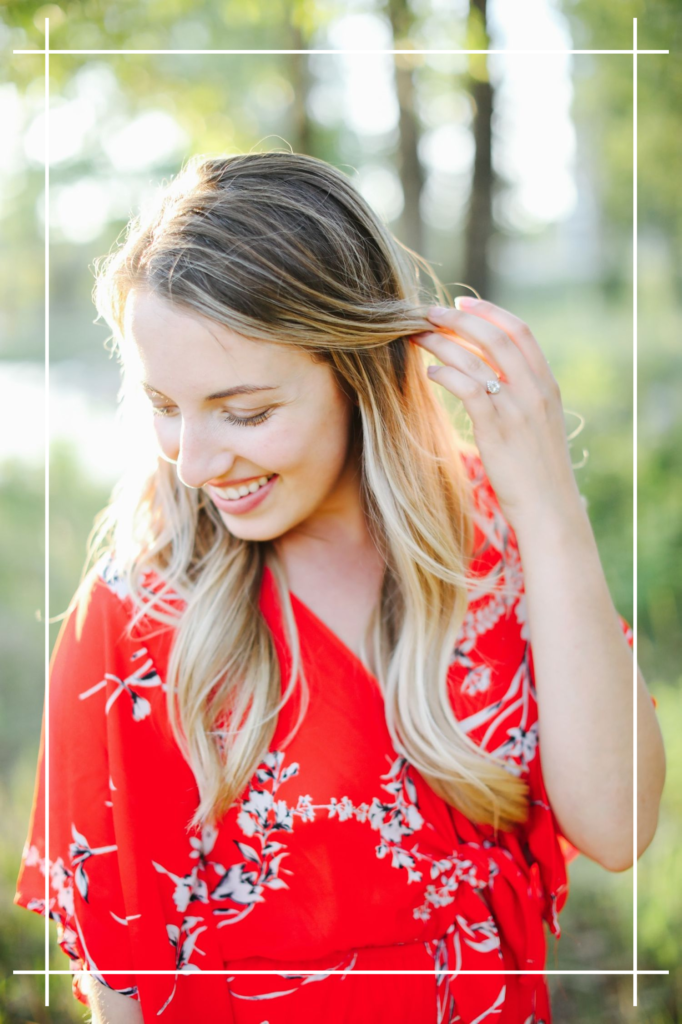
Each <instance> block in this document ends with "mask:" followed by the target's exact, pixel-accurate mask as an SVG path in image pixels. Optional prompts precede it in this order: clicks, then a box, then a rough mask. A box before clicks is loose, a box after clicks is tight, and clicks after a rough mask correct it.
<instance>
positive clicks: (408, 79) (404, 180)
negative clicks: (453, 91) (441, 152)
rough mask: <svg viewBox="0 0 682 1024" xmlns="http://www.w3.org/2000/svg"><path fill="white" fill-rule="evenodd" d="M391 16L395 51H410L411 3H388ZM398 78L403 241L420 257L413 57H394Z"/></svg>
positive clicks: (420, 175) (420, 183) (419, 169)
mask: <svg viewBox="0 0 682 1024" xmlns="http://www.w3.org/2000/svg"><path fill="white" fill-rule="evenodd" d="M388 14H389V18H390V20H391V26H392V28H393V43H394V48H395V49H396V50H399V49H402V50H406V49H408V47H407V45H406V43H407V41H408V40H409V38H410V30H411V28H412V17H413V15H412V11H411V10H410V6H409V4H408V0H389V4H388ZM395 76H396V91H397V94H398V105H399V108H400V138H399V141H398V160H397V164H398V174H399V175H400V183H401V185H402V189H403V196H404V199H405V206H404V208H403V212H402V215H401V218H400V224H401V232H400V233H401V241H402V242H403V243H404V244H405V245H407V246H408V247H409V248H410V249H414V250H415V251H416V252H419V253H421V252H422V244H423V226H422V219H421V213H420V210H419V200H420V197H421V192H422V187H423V185H424V173H423V170H422V166H421V164H420V162H419V157H418V155H417V146H418V144H419V121H418V119H417V112H416V99H415V88H414V81H413V79H412V62H411V58H410V57H408V56H407V55H402V54H396V55H395Z"/></svg>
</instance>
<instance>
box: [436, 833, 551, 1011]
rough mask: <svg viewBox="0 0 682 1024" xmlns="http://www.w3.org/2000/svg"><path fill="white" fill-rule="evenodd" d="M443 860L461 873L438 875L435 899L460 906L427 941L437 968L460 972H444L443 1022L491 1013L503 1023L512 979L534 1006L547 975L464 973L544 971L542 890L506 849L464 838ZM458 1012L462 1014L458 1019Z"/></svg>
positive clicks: (440, 984) (440, 987)
mask: <svg viewBox="0 0 682 1024" xmlns="http://www.w3.org/2000/svg"><path fill="white" fill-rule="evenodd" d="M439 863H440V864H443V865H445V864H446V863H447V864H450V863H452V864H453V865H454V871H452V872H451V873H450V872H449V871H445V872H444V873H443V874H442V875H440V876H439V881H440V885H435V886H430V887H429V889H428V890H427V899H429V901H430V902H433V903H435V904H436V905H439V906H445V905H447V904H451V909H452V911H453V920H452V921H451V923H450V925H449V926H448V928H447V929H446V931H445V932H444V934H442V935H441V937H440V938H439V939H434V940H431V941H430V942H427V944H426V945H427V948H428V949H429V950H430V952H431V953H432V955H433V957H434V961H435V969H436V972H439V971H442V972H453V973H451V974H450V973H448V974H446V973H443V974H441V975H440V976H439V977H438V986H437V988H438V1021H439V1024H441V1022H448V1021H450V1019H454V1020H459V1021H461V1022H462V1024H473V1022H479V1021H480V1022H484V1021H486V1020H487V1019H488V1015H490V1020H493V1019H494V1020H496V1021H503V1020H504V1019H505V1017H506V1013H505V1012H504V1010H503V1005H504V1004H508V1002H509V997H510V995H511V993H510V991H509V989H510V985H512V984H513V986H514V988H516V986H517V985H520V986H521V988H522V991H525V995H524V996H523V998H524V999H526V1000H527V1001H528V1005H529V1006H531V1007H534V1006H535V1003H534V1002H533V990H534V989H537V987H538V985H539V984H540V985H541V986H543V987H544V984H545V983H544V978H543V976H542V975H518V976H514V975H510V976H507V977H505V976H504V975H502V974H497V975H495V974H488V975H486V974H481V975H479V976H478V977H475V976H473V975H466V974H461V972H462V971H486V970H488V971H500V970H503V969H505V968H507V969H509V970H519V971H522V970H528V971H532V970H540V971H541V970H543V969H544V963H545V953H546V943H545V934H544V929H543V923H542V913H541V907H542V896H541V893H540V892H538V891H537V889H535V888H534V887H533V886H532V885H531V883H530V878H529V875H528V874H526V873H524V871H523V870H522V869H521V868H520V867H519V865H518V864H517V863H516V862H515V861H514V859H513V858H512V856H511V855H510V854H509V853H508V852H507V851H506V850H505V849H504V848H503V847H500V846H496V845H490V846H485V847H484V846H481V845H479V844H476V843H461V844H459V845H458V846H457V848H456V852H455V854H454V856H453V857H450V858H447V861H441V862H439ZM462 883H466V884H462ZM455 892H456V896H455ZM501 937H502V938H501ZM503 947H504V949H503ZM454 1010H456V1013H457V1015H458V1016H456V1017H452V1016H451V1015H452V1014H453V1011H454ZM501 1012H502V1016H500V1013H501ZM522 1019H524V1020H525V1019H526V1018H525V1017H524V1018H522ZM509 1020H512V1018H511V1017H509Z"/></svg>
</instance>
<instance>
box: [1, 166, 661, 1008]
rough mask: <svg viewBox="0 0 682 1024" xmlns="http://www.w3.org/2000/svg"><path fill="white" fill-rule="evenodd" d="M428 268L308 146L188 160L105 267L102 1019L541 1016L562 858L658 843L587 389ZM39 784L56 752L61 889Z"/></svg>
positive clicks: (93, 789)
mask: <svg viewBox="0 0 682 1024" xmlns="http://www.w3.org/2000/svg"><path fill="white" fill-rule="evenodd" d="M420 268H421V269H426V271H427V272H428V273H429V274H431V278H432V281H433V283H434V285H435V288H436V295H437V297H438V300H439V301H441V302H443V301H444V300H445V298H446V296H445V293H444V290H443V288H442V285H441V284H440V282H439V281H438V279H437V278H436V277H435V275H433V273H432V272H431V271H430V269H429V268H428V265H427V264H426V263H425V262H424V261H423V260H421V259H420V258H419V257H417V256H415V254H413V253H412V252H410V251H409V250H407V249H405V248H404V247H403V246H401V245H400V243H398V242H397V241H396V240H395V239H394V238H393V236H392V235H391V234H390V233H389V232H388V231H387V230H386V229H385V228H384V227H383V225H382V224H381V222H380V221H379V220H378V218H377V217H376V216H375V215H374V214H373V212H372V211H371V209H370V208H369V207H368V206H367V205H366V203H365V202H364V201H363V200H362V198H361V197H360V196H359V195H358V194H357V193H356V191H355V189H354V188H353V187H352V185H351V183H350V182H349V181H348V179H347V178H346V177H345V176H344V175H343V174H341V173H340V172H339V171H337V170H335V169H334V168H333V167H331V166H329V165H328V164H326V163H324V162H323V161H320V160H316V159H313V158H311V157H307V156H302V155H298V154H292V153H283V152H275V153H263V154H260V153H259V154H248V155H244V156H242V155H240V156H233V157H226V158H220V159H218V158H216V159H201V158H196V159H193V160H191V161H190V162H189V164H188V166H187V167H186V168H185V169H184V170H183V172H182V173H181V174H180V175H179V176H178V177H177V178H176V179H175V181H174V182H173V183H172V184H171V185H170V186H168V187H167V188H166V189H165V191H164V192H163V193H162V194H161V200H160V202H159V203H158V205H157V206H156V207H155V208H154V209H152V210H150V211H148V212H147V213H146V214H145V215H144V216H140V217H138V218H136V220H135V221H134V222H133V223H132V224H131V226H130V229H129V231H128V234H127V237H126V239H125V242H124V243H123V245H122V246H121V248H120V249H119V250H118V251H117V252H115V253H113V254H111V255H110V256H109V257H108V258H107V259H106V260H104V261H102V263H101V264H100V265H99V266H98V267H97V270H98V278H97V285H96V289H95V301H96V305H97V308H98V311H99V313H100V314H101V315H103V316H104V318H105V319H106V320H107V322H108V324H109V325H110V327H111V328H112V330H113V332H114V337H115V340H116V344H117V346H118V353H119V356H120V359H121V364H122V367H123V371H124V388H123V399H124V401H123V406H124V410H125V417H124V423H128V424H132V432H131V437H132V438H133V440H134V443H133V445H131V465H130V469H129V471H128V472H127V473H126V475H125V476H124V477H123V479H122V480H121V482H120V483H119V485H118V486H117V488H116V490H115V492H114V495H113V496H112V502H111V504H110V506H109V507H108V509H107V511H106V514H105V515H104V516H103V517H101V521H100V522H99V524H98V529H97V531H96V534H95V537H94V538H93V541H92V545H91V550H90V557H92V556H93V555H94V553H95V551H96V550H97V549H98V544H100V542H101V544H102V545H104V541H105V540H106V539H107V538H108V540H109V542H108V544H107V545H106V546H105V547H104V549H103V552H102V551H98V554H99V556H100V557H99V559H98V560H97V562H96V564H95V566H94V568H93V569H92V570H91V571H90V572H89V573H87V575H84V579H83V580H82V583H81V587H80V588H79V591H78V592H77V594H76V595H75V597H74V601H73V602H72V604H71V605H70V607H69V609H68V611H67V617H66V621H65V622H64V623H63V625H62V630H61V633H60V637H59V639H58V642H57V645H56V647H55V650H54V653H53V658H52V666H51V685H50V693H51V696H50V755H51V757H50V779H51V782H50V786H51V789H50V793H51V797H50V799H51V804H50V847H51V849H50V862H49V875H50V889H51V897H50V914H51V916H52V917H53V918H54V919H55V920H56V921H57V922H58V926H59V941H60V944H61V946H62V948H63V949H64V950H65V952H66V953H67V954H68V955H69V956H70V957H71V958H72V964H73V967H74V969H86V970H89V971H91V972H92V973H91V974H90V975H89V976H88V975H78V974H76V975H75V976H74V982H73V986H74V993H75V995H76V996H77V998H78V999H80V1000H81V1001H82V1002H84V1003H86V1004H89V1005H91V1006H92V1007H93V1011H94V1013H95V1018H94V1019H95V1020H98V1019H100V1020H101V1019H104V1018H105V1017H106V1019H111V1020H121V1021H128V1022H129V1021H140V1020H143V1019H144V1020H145V1021H148V1020H149V1021H151V1020H157V1018H158V1017H159V1016H161V1017H163V1019H164V1020H165V1021H170V1020H172V1021H178V1022H180V1021H185V1020H186V1019H188V1017H189V1016H190V1015H191V1016H192V1017H194V1018H197V1019H200V1020H211V1021H234V1022H238V1024H263V1022H265V1021H266V1020H267V1021H268V1022H269V1024H286V1022H293V1021H296V1022H297V1024H300V1022H306V1021H318V1020H320V1019H325V1020H326V1021H329V1022H332V1024H333V1022H340V1021H354V1022H357V1021H367V1022H370V1021H371V1022H374V1021H391V1022H404V1024H407V1022H410V1024H411V1022H413V1021H416V1020H419V1021H428V1020H432V1021H439V1022H442V1021H448V1022H450V1021H453V1022H454V1021H465V1022H473V1021H486V1020H489V1019H490V1020H492V1019H495V1020H498V1021H504V1022H510V1024H529V1022H532V1021H535V1022H540V1021H545V1022H547V1021H549V1020H550V1006H549V999H548V991H547V987H546V983H545V980H544V977H543V976H542V975H541V974H540V975H533V974H530V973H526V974H509V973H506V974H505V970H507V971H526V972H530V971H533V970H537V971H542V970H543V968H544V963H545V953H546V949H545V937H544V929H543V921H544V922H547V924H548V925H549V927H550V929H551V930H552V932H553V934H554V935H555V936H556V937H558V936H559V934H560V930H559V924H558V913H559V912H560V910H561V909H562V907H563V905H564V902H565V899H566V896H567V892H568V882H567V875H566V860H567V859H568V858H569V857H570V856H572V855H575V854H576V853H577V852H579V851H582V852H584V853H585V854H587V855H588V856H590V857H592V858H594V859H595V860H597V861H599V862H600V863H602V864H603V865H604V866H605V867H606V868H607V869H609V870H616V871H618V870H623V869H625V868H627V867H629V866H630V865H631V863H632V853H633V851H632V846H633V844H632V835H631V829H632V824H631V817H630V815H631V803H632V775H631V752H632V722H631V704H632V671H633V669H632V655H631V652H630V650H629V647H628V643H630V644H631V642H632V633H631V630H630V629H629V626H628V624H627V622H626V621H625V620H624V619H623V618H622V617H620V616H619V615H618V614H617V613H616V611H615V609H614V607H613V604H612V602H611V599H610V596H609V593H608V588H607V586H606V583H605V580H604V576H603V573H602V571H601V566H600V563H599V558H598V554H597V551H596V546H595V544H594V538H593V536H592V532H591V528H590V525H589V521H588V519H587V516H586V514H585V511H584V506H583V503H582V501H581V497H580V494H579V492H578V489H577V485H576V483H575V479H574V476H573V471H572V467H571V463H570V458H569V452H568V447H567V444H566V438H565V432H564V424H563V415H562V407H561V400H560V394H559V389H558V386H557V384H556V381H555V380H554V378H553V376H552V374H551V371H550V369H549V366H548V363H547V361H546V359H545V357H544V355H543V353H542V351H541V349H540V347H539V345H538V343H537V341H536V340H535V338H534V337H533V336H532V334H531V333H530V331H529V330H528V328H527V327H525V325H523V324H522V323H521V322H520V321H518V320H517V319H516V318H515V317H513V316H512V315H511V314H509V313H507V312H506V311H504V310H502V309H499V308H498V307H496V306H493V305H491V304H489V303H487V302H473V303H472V302H471V300H467V301H466V302H465V301H464V300H459V301H458V303H457V308H456V309H445V310H441V311H438V310H437V309H430V310H429V311H428V313H426V312H425V309H424V306H423V304H421V303H420V301H419V300H420V295H419V270H420ZM420 348H421V349H424V350H425V351H427V352H429V353H431V354H432V355H434V356H436V357H437V358H438V359H439V360H440V361H441V363H442V364H443V365H442V366H440V367H438V368H437V369H436V371H435V373H434V375H433V378H432V380H433V383H432V382H431V381H429V379H428V378H427V376H426V374H425V372H424V362H423V357H422V352H421V351H420ZM434 384H435V385H436V389H439V388H442V389H444V390H446V391H449V392H450V393H451V394H453V395H454V396H455V397H457V398H459V399H460V400H461V401H462V403H463V405H464V407H465V409H466V411H467V412H468V413H469V415H470V417H471V420H472V423H473V427H474V435H475V439H476V447H474V446H472V445H467V444H465V443H464V442H463V441H462V439H461V438H459V437H458V436H457V434H456V432H455V431H454V429H453V427H452V426H451V424H450V421H449V419H448V417H447V415H446V413H445V410H444V408H443V406H442V405H441V403H440V401H439V399H438V397H437V394H436V390H435V389H434ZM142 403H145V408H143V407H142ZM150 405H151V410H150V409H149V406H150ZM150 412H151V415H153V416H154V419H153V423H154V427H155V439H154V446H153V447H152V448H149V447H148V446H146V444H145V437H146V436H149V435H151V434H152V433H153V432H152V431H151V430H150V427H149V424H150V423H151V422H152V421H151V416H150ZM88 561H90V558H89V559H88ZM86 564H87V563H86ZM522 565H523V571H522ZM84 572H85V571H84ZM527 619H528V621H526V620H527ZM529 627H530V629H529ZM530 630H532V635H533V648H532V649H531V645H530ZM535 666H537V679H538V682H537V691H536V684H535V676H536V669H535ZM639 686H640V695H639V696H640V699H639V703H638V728H639V741H640V769H639V785H640V788H639V793H640V808H639V836H638V852H641V851H642V850H643V849H644V848H645V847H646V846H647V845H648V844H649V843H650V841H651V839H652V837H653V834H654V831H655V827H656V817H657V810H658V803H659V798H660V792H661V788H662V785H663V774H664V759H663V750H662V743H661V737H660V732H659V729H658V725H657V722H656V717H655V713H654V710H653V708H652V705H651V701H650V700H649V697H648V693H647V690H646V686H645V683H644V680H643V679H641V677H640V680H639ZM539 707H540V708H542V715H541V721H542V728H541V731H542V737H543V762H542V771H541V768H540V749H539V745H538V739H539V732H540V730H539V728H538V727H539V722H540V718H539V716H538V708H539ZM41 762H42V751H41ZM543 773H544V774H543ZM43 801H44V793H43V790H42V765H39V774H38V779H37V783H36V795H35V802H34V812H33V816H32V821H31V826H30V834H29V839H28V841H27V844H26V848H25V851H24V861H23V864H22V870H21V874H20V877H19V882H18V886H17V894H16V897H15V900H16V902H17V903H19V904H20V905H22V906H25V907H28V908H29V909H32V910H35V911H37V912H39V913H44V912H45V906H44V884H45V883H44V871H45V859H44V858H45V844H44V828H43V820H42V807H43ZM41 870H42V872H43V875H41ZM145 971H146V972H149V973H143V972H145ZM465 971H474V972H475V971H487V972H493V973H487V974H479V975H478V976H476V975H471V974H466V973H462V972H465ZM163 972H165V973H163ZM211 972H215V973H211ZM248 972H254V973H248ZM263 972H266V973H263ZM267 972H269V973H267ZM364 972H396V973H394V974H388V973H386V974H383V975H382V974H381V973H364ZM409 972H413V973H409ZM495 972H497V973H495ZM88 982H89V984H88Z"/></svg>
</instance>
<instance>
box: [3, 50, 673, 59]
mask: <svg viewBox="0 0 682 1024" xmlns="http://www.w3.org/2000/svg"><path fill="white" fill-rule="evenodd" d="M50 52H51V53H61V54H70V55H74V54H90V55H100V56H102V55H104V54H109V53H120V54H128V55H130V54H135V53H140V54H165V55H169V56H170V55H176V54H185V55H190V54H192V55H195V56H202V57H210V56H215V57H218V56H228V55H235V54H240V53H243V54H247V55H252V56H253V55H256V54H262V55H266V54H276V53H288V54H327V55H339V56H340V55H354V56H365V55H366V56H376V55H378V54H391V53H393V54H395V53H400V54H407V55H408V56H411V57H414V56H417V55H420V56H421V55H423V54H427V55H431V54H436V55H438V54H442V55H450V54H457V55H465V54H469V53H480V54H483V53H498V54H509V55H513V54H520V55H522V56H530V55H532V54H564V53H582V54H632V53H633V51H632V50H51V51H50ZM638 52H639V53H670V50H639V51H638ZM12 53H34V54H35V53H45V51H44V50H12Z"/></svg>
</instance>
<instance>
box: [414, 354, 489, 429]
mask: <svg viewBox="0 0 682 1024" xmlns="http://www.w3.org/2000/svg"><path fill="white" fill-rule="evenodd" d="M427 372H428V375H429V377H430V379H431V380H434V381H435V382H436V383H437V384H442V385H443V387H444V388H445V389H446V390H447V391H449V392H450V394H451V395H454V396H455V398H459V400H460V401H461V403H462V405H463V406H464V408H465V409H466V411H467V414H468V415H469V418H470V419H471V422H472V423H473V424H474V425H475V426H478V425H479V424H481V425H483V424H488V425H494V424H495V421H496V420H497V417H498V415H499V413H498V410H497V409H496V408H495V401H491V396H490V395H489V394H488V392H487V391H486V389H485V384H484V383H482V382H481V381H480V380H476V379H475V378H474V377H470V376H469V375H468V374H466V373H463V372H462V371H461V370H458V369H457V368H456V367H455V366H429V368H428V371H427ZM498 397H499V396H498V395H496V396H495V399H497V398H498Z"/></svg>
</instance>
